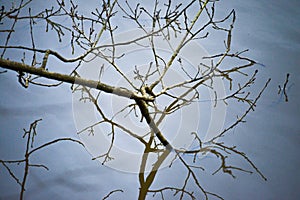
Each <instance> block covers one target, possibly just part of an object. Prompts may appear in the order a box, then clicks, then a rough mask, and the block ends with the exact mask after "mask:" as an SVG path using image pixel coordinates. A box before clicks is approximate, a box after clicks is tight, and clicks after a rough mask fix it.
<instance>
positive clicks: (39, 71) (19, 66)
mask: <svg viewBox="0 0 300 200" xmlns="http://www.w3.org/2000/svg"><path fill="white" fill-rule="evenodd" d="M0 66H1V67H3V68H6V69H10V70H14V71H16V72H27V73H30V74H34V75H38V76H41V77H44V78H48V79H52V80H57V81H62V82H66V83H71V84H78V85H82V86H86V87H90V88H95V89H98V90H101V91H103V92H106V93H113V94H115V95H118V96H122V97H127V98H129V99H143V100H144V101H153V100H154V99H153V97H147V96H143V95H139V94H137V93H135V92H133V91H131V90H128V89H126V88H120V87H113V86H110V85H107V84H104V83H101V82H99V81H94V80H87V79H83V78H79V77H75V76H70V75H66V74H60V73H55V72H49V71H47V70H44V69H43V68H36V67H32V66H29V65H26V64H23V63H19V62H14V61H10V60H5V59H2V58H0Z"/></svg>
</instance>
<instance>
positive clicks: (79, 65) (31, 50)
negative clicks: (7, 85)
mask: <svg viewBox="0 0 300 200" xmlns="http://www.w3.org/2000/svg"><path fill="white" fill-rule="evenodd" d="M218 3H219V2H218V1H209V0H199V1H195V0H193V1H189V2H186V3H177V4H176V3H174V2H171V1H170V0H169V1H164V2H158V1H154V2H153V3H151V5H150V6H149V5H147V4H146V5H142V3H138V4H136V5H134V4H132V3H130V2H128V1H125V2H123V1H120V2H119V1H117V0H114V1H112V0H107V1H105V0H103V1H102V2H101V6H102V7H98V8H96V9H94V10H92V11H89V12H87V11H86V10H84V9H85V6H84V4H76V3H75V2H74V1H72V0H70V1H64V0H56V2H54V3H53V2H52V3H51V5H46V6H49V7H47V8H41V7H40V6H39V5H38V4H36V3H35V2H34V1H33V0H26V1H23V0H21V1H20V2H18V4H11V5H8V4H7V5H4V6H2V8H1V11H0V22H1V28H0V32H1V35H2V36H1V38H4V39H2V40H1V46H0V48H1V50H2V51H1V58H0V66H1V67H2V68H4V69H8V70H13V71H15V72H16V73H17V77H18V78H17V80H18V82H19V83H20V84H21V85H22V86H23V87H24V88H28V87H32V86H33V85H38V86H42V87H45V90H46V89H47V87H58V86H59V85H61V84H62V83H70V84H71V85H72V87H71V89H72V92H73V93H74V95H78V96H77V100H78V101H79V102H84V103H85V104H88V105H93V109H94V110H96V112H97V114H98V116H97V120H96V121H93V122H92V121H89V122H90V124H85V127H81V129H80V130H78V132H77V134H78V135H80V136H81V135H84V136H83V137H94V136H93V135H95V134H97V133H96V128H97V127H99V126H103V127H105V130H107V134H108V137H109V138H110V143H109V145H108V146H106V147H107V149H106V151H105V153H102V154H100V155H98V156H95V157H94V158H93V159H96V160H100V161H101V162H102V164H105V165H107V164H108V165H109V163H110V162H113V159H114V158H115V156H114V153H113V151H114V148H115V139H116V138H117V137H120V134H119V133H120V132H122V133H124V134H126V135H127V136H129V137H131V138H133V139H134V140H135V141H136V142H137V143H139V144H142V146H143V149H142V151H141V152H138V153H140V155H141V160H140V163H135V165H136V166H139V170H138V180H139V183H140V188H139V199H146V196H147V194H150V193H152V194H153V195H160V196H161V198H162V199H164V195H165V194H166V193H169V192H173V193H174V196H176V197H177V198H178V199H186V198H187V197H189V198H190V199H200V198H202V197H201V196H197V195H199V193H202V195H203V198H204V199H208V198H209V197H210V196H214V197H217V198H219V199H223V198H222V197H221V196H219V195H218V194H216V193H213V192H210V191H207V190H206V189H205V188H204V187H203V186H202V185H201V179H200V177H199V174H198V173H197V172H198V171H202V170H204V168H203V167H202V166H201V159H202V158H203V156H205V155H208V154H211V155H214V156H216V157H217V158H218V159H219V161H220V162H219V163H218V165H219V166H218V167H217V169H216V170H215V171H214V172H213V174H216V173H218V172H223V173H225V174H229V175H230V176H232V177H235V175H234V172H235V171H242V172H246V173H252V171H255V172H256V173H258V174H259V175H260V176H261V177H262V178H263V179H265V180H266V178H265V177H264V175H263V174H262V173H261V172H260V171H259V169H258V168H257V167H256V166H255V164H254V163H253V162H252V161H251V160H250V159H249V158H248V157H247V156H246V154H245V153H244V152H242V151H240V150H238V148H237V147H236V146H230V145H227V144H226V143H224V142H223V139H224V136H226V135H227V134H230V132H231V131H232V130H233V129H234V127H236V126H238V125H239V124H241V123H243V122H245V118H246V116H247V115H248V114H249V113H250V112H251V111H253V110H254V108H255V106H256V104H257V101H258V100H259V98H260V97H261V95H262V93H263V92H264V90H265V89H266V87H267V85H268V84H269V82H270V79H269V80H267V81H266V83H265V85H264V86H262V89H261V90H260V91H258V92H253V91H251V88H252V86H253V85H254V84H255V80H256V76H257V73H258V70H257V68H258V67H259V64H258V63H256V62H255V61H254V60H252V59H250V58H248V57H247V56H244V55H245V54H246V53H247V51H248V50H247V49H246V50H241V51H237V52H232V50H231V46H232V45H231V44H232V34H233V28H234V23H235V20H236V14H235V11H234V10H231V11H230V12H229V13H228V14H227V15H225V16H223V17H220V16H219V15H217V11H218V7H217V5H218ZM52 4H53V5H52ZM18 25H22V26H26V27H28V30H26V31H25V30H24V29H23V30H22V32H21V33H20V32H19V31H20V29H19V28H18ZM41 27H44V28H45V31H44V32H43V31H41ZM128 28H136V29H135V31H134V33H135V34H132V32H131V33H130V34H132V35H130V36H131V37H129V38H128V37H124V35H123V36H122V35H121V36H120V34H122V32H124V29H128ZM215 34H219V35H221V36H222V37H223V39H222V40H220V41H219V42H220V46H219V49H222V51H221V52H220V51H219V49H218V52H214V54H213V55H203V54H202V53H201V52H202V50H201V48H199V49H197V48H195V47H192V46H190V45H191V44H193V43H195V42H196V43H202V42H205V41H213V40H218V38H219V37H216V38H214V37H215ZM20 35H22V36H23V37H24V39H23V40H22V39H21V38H20V39H19V41H18V43H16V42H14V39H15V38H16V37H20ZM127 36H128V34H127ZM45 38H51V42H50V43H49V42H45ZM20 40H21V41H20ZM54 41H57V42H56V43H55V42H54ZM162 43H163V44H164V48H166V47H167V48H168V49H167V50H168V52H167V53H166V51H165V49H164V50H161V44H162ZM62 46H67V47H68V50H65V49H62V48H61V47H62ZM198 47H199V46H198ZM132 49H134V50H136V51H131V52H129V50H132ZM184 51H185V52H188V53H189V54H190V55H192V54H193V55H194V57H193V59H194V61H193V62H192V67H191V66H190V65H189V60H187V59H186V58H185V56H184V54H183V53H182V52H184ZM141 52H142V53H141ZM143 52H146V53H145V54H143ZM132 56H133V57H132ZM143 56H145V57H147V58H145V57H144V58H143ZM139 59H141V60H142V61H143V62H144V64H140V63H139V61H138V60H139ZM195 63H196V65H195ZM91 69H92V70H91ZM89 70H91V73H92V74H93V75H96V76H95V77H93V78H90V77H89V76H87V74H86V71H89ZM61 71H63V72H64V73H62V72H61ZM2 72H3V73H5V72H6V71H2ZM174 74H177V75H178V74H179V75H180V78H176V77H175V75H174ZM4 75H5V74H1V76H4ZM112 77H113V78H112ZM46 79H50V82H49V80H46ZM170 79H171V81H170ZM220 80H221V81H222V84H224V85H223V86H224V88H225V90H226V91H227V94H226V93H224V94H223V93H221V94H220V93H219V90H218V89H217V88H216V87H218V86H217V85H216V83H217V82H218V81H220ZM55 81H57V82H55ZM203 90H206V91H209V92H210V93H211V94H213V97H212V98H211V99H210V100H209V102H211V104H212V108H211V109H213V108H214V107H217V106H218V105H222V106H225V107H229V106H236V105H237V104H242V105H244V107H243V108H244V111H243V113H240V114H239V115H238V116H237V118H234V119H232V120H231V124H229V125H228V126H227V127H223V128H222V129H221V130H217V132H214V133H213V136H210V137H207V134H204V136H203V134H202V133H201V132H205V131H204V130H203V131H199V130H198V129H195V130H192V131H190V132H186V133H180V134H183V136H182V137H190V138H192V140H191V143H190V144H189V145H186V144H182V143H177V144H175V143H173V140H171V139H172V137H171V136H170V135H168V134H167V132H168V130H162V124H163V123H164V121H165V120H167V119H168V118H172V116H174V115H176V114H178V113H180V111H182V110H183V109H185V108H188V107H191V106H193V105H198V104H200V103H201V101H202V99H201V97H200V94H201V92H202V91H203ZM108 94H111V95H112V98H115V99H120V98H123V99H127V100H126V101H124V102H123V101H121V102H122V103H123V104H122V105H121V107H120V109H119V110H116V109H114V110H113V111H111V112H109V111H107V108H106V107H105V106H104V105H103V103H101V102H102V98H104V99H105V96H107V95H108ZM124 117H125V118H131V119H135V120H136V123H137V124H142V125H143V126H145V127H147V131H146V132H137V131H136V130H134V129H132V128H131V127H130V126H127V125H126V123H124V122H122V120H120V118H124ZM191 117H193V118H194V119H195V118H198V116H191ZM190 120H191V119H190ZM36 123H37V121H35V122H34V123H33V124H32V126H35V125H36ZM32 126H31V128H30V130H29V131H26V132H25V133H27V137H28V142H27V146H28V145H29V143H30V142H29V141H30V138H32V139H33V135H30V133H31V131H33V130H34V127H32ZM170 131H173V130H169V132H170ZM180 137H181V136H180ZM170 138H171V139H170ZM60 140H70V138H69V139H67V138H65V139H63V138H62V139H60ZM60 140H57V141H52V142H50V143H47V145H49V144H52V143H56V142H58V141H60ZM75 142H78V143H80V144H82V143H81V142H79V141H77V140H76V141H75ZM44 146H45V145H44ZM39 148H41V147H37V148H36V149H33V150H29V149H28V148H27V150H26V153H25V159H24V160H19V161H4V160H1V163H2V164H3V166H4V167H5V168H6V169H7V170H8V172H9V173H10V174H11V176H12V177H13V178H14V179H15V180H16V181H17V182H18V183H19V184H20V185H21V187H22V190H21V198H20V199H22V196H23V192H24V189H25V188H24V187H25V181H26V174H27V173H28V169H27V168H28V166H30V162H29V161H28V158H29V156H30V155H31V153H33V152H34V151H36V150H37V149H39ZM185 155H191V157H186V156H185ZM234 156H239V157H240V158H242V159H244V160H245V161H246V162H248V163H249V166H250V169H243V168H241V167H239V166H233V165H231V164H230V163H229V161H228V158H229V157H234ZM153 158H155V159H153ZM191 158H192V159H191ZM175 161H178V162H179V163H180V164H181V165H182V171H183V174H185V180H184V182H183V183H182V186H181V187H176V186H166V187H163V188H151V186H152V184H153V182H154V180H155V177H156V175H157V172H158V170H159V169H160V168H162V166H163V164H165V165H167V166H169V167H170V170H172V165H173V164H174V162H175ZM10 162H25V165H26V166H27V168H26V169H25V173H24V174H25V177H24V178H23V182H22V183H21V182H20V181H19V179H18V178H16V177H15V175H14V174H13V173H12V172H11V170H10V169H9V167H8V166H7V163H10ZM41 167H45V166H41ZM189 184H194V186H195V187H194V188H197V189H196V191H193V190H190V188H189V187H188V185H189ZM118 191H122V190H116V191H112V192H111V193H109V194H108V195H107V197H105V198H108V197H109V196H110V194H112V193H113V192H118Z"/></svg>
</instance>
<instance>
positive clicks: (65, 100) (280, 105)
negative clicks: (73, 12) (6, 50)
mask: <svg viewBox="0 0 300 200" xmlns="http://www.w3.org/2000/svg"><path fill="white" fill-rule="evenodd" d="M1 3H2V1H1ZM35 6H36V7H37V8H38V7H39V6H40V5H38V4H35ZM90 6H91V4H85V7H84V8H82V9H83V10H85V11H88V10H89V9H90ZM299 6H300V3H299V1H297V0H294V1H288V2H286V1H283V0H279V1H273V2H270V1H267V0H262V1H258V0H252V1H243V0H234V1H222V2H220V5H219V6H218V7H217V8H218V9H219V11H220V13H224V12H226V11H228V10H230V9H232V8H234V9H235V10H236V12H237V21H236V23H235V29H234V32H233V41H232V42H233V44H232V45H233V46H234V48H235V49H239V50H240V49H248V48H249V49H250V51H249V52H248V53H247V56H249V57H250V58H253V59H255V60H256V61H258V62H259V63H261V64H263V66H260V68H259V74H258V79H257V86H256V87H257V90H258V89H259V88H261V87H262V86H263V85H264V82H265V81H266V80H267V79H268V78H272V81H271V84H270V86H269V87H268V89H267V90H266V92H265V93H264V95H263V97H262V98H261V99H260V100H259V102H258V106H257V108H256V110H255V112H253V113H251V114H250V115H249V116H248V117H247V118H246V120H247V123H244V124H242V125H241V126H239V127H237V128H236V129H235V130H234V133H233V134H231V135H230V136H229V137H227V138H226V142H228V143H229V144H235V145H237V146H238V147H239V149H240V150H242V151H244V152H246V153H247V155H248V157H249V158H251V160H252V161H253V162H254V163H255V164H256V166H257V167H258V168H259V169H260V170H261V171H262V172H263V173H264V175H265V176H266V177H267V178H268V181H266V182H265V181H263V180H262V179H261V178H260V177H259V176H258V175H257V174H255V173H254V174H252V175H249V174H245V173H237V178H236V179H232V178H231V177H229V176H227V175H223V174H217V175H214V176H212V175H211V173H210V169H209V166H210V162H209V161H210V160H212V158H211V157H208V158H206V160H205V164H206V165H207V166H208V170H207V173H203V174H201V177H202V180H203V185H204V187H205V188H206V189H207V190H209V191H212V192H216V193H218V194H219V195H221V196H223V197H224V198H225V199H299V197H300V193H299V190H298V188H299V186H300V174H299V172H298V166H299V165H300V161H299V156H298V149H299V144H300V136H299V133H300V125H299V117H300V111H299V108H298V102H299V97H300V96H299V95H300V93H299V92H298V91H299V90H298V88H297V87H298V85H299V83H300V80H299V76H298V74H299V72H300V69H299V65H300V61H299V55H300V22H299V20H298V19H299V17H300V11H299V9H298V8H299ZM92 7H94V6H92ZM19 28H20V30H22V26H20V27H19ZM23 29H24V27H23ZM1 41H2V39H1ZM19 41H21V42H22V37H19V38H16V42H19ZM41 41H43V42H45V43H42V45H47V42H51V41H45V38H42V39H41ZM66 45H67V44H64V43H63V44H60V45H59V46H58V47H57V48H61V49H63V51H67V50H65V49H64V47H65V46H66ZM201 45H202V46H204V47H205V49H206V50H207V51H208V52H209V53H213V52H214V51H216V48H218V47H217V45H218V44H215V43H214V42H213V41H207V42H205V43H203V44H201ZM58 70H59V71H65V69H58ZM66 71H67V70H66ZM287 73H290V80H289V84H288V86H289V89H288V97H289V102H284V98H283V97H282V96H281V95H278V94H277V91H278V85H281V86H282V85H283V83H284V81H285V77H286V74H287ZM0 96H1V98H0V159H3V160H5V159H19V158H21V157H22V156H23V154H22V152H23V151H24V148H25V141H24V140H23V139H22V134H23V132H22V129H23V128H26V129H27V128H28V126H29V124H30V123H31V122H32V121H34V120H35V119H39V118H43V121H41V122H40V123H39V125H38V130H39V131H38V137H37V138H36V144H38V143H39V144H41V143H44V142H45V141H49V140H51V139H55V138H58V137H72V138H77V135H76V132H77V130H76V125H77V124H76V123H75V121H74V120H73V119H74V116H73V112H74V111H73V108H72V93H71V90H70V85H67V84H63V85H62V86H60V87H59V88H42V87H35V86H33V87H29V88H28V89H24V88H22V87H21V86H20V84H19V83H18V82H17V78H16V74H15V73H14V72H8V73H6V74H1V75H0ZM235 109H239V108H235V107H233V108H230V109H228V110H227V113H228V116H230V113H231V112H233V113H234V112H235ZM91 157H92V156H91V155H90V154H89V153H88V152H87V151H86V150H85V149H84V148H82V147H80V146H79V145H77V144H73V143H67V142H66V143H59V144H56V145H55V146H52V147H48V148H47V149H44V150H43V151H41V152H40V153H38V154H36V155H34V156H33V160H32V161H33V162H36V163H42V164H45V165H47V166H48V167H49V169H50V171H45V170H43V169H32V170H31V171H30V174H29V178H28V185H27V191H26V193H25V199H41V198H42V199H101V198H102V197H104V196H105V195H106V194H107V193H109V191H110V190H113V189H123V190H124V193H116V194H114V196H112V197H114V198H112V199H124V197H126V199H136V196H137V192H138V187H139V185H138V178H137V175H136V174H132V173H124V172H120V171H117V170H114V169H111V168H109V167H105V166H102V165H101V163H100V162H97V161H92V160H91ZM206 161H207V162H206ZM232 161H233V162H234V163H236V164H237V165H239V166H245V167H248V165H246V164H245V162H243V161H242V160H239V159H233V160H232ZM14 170H15V172H16V174H17V175H21V173H22V169H21V168H18V167H15V168H14ZM211 171H212V172H213V169H211ZM184 173H185V171H182V169H181V168H180V166H178V165H174V167H173V168H172V170H167V169H164V170H161V171H160V172H159V175H158V177H157V179H156V182H155V183H154V185H153V187H154V188H155V187H159V186H162V185H163V186H165V185H166V184H167V185H168V184H169V185H171V184H173V185H177V184H181V183H182V181H183V180H182V179H183V178H184V176H178V175H177V174H184ZM174 174H175V175H174ZM19 190H20V188H19V186H18V185H17V184H16V182H15V181H14V180H13V179H12V178H11V177H10V176H9V174H8V173H7V171H5V170H4V168H3V167H2V166H1V168H0V191H1V192H0V199H17V198H18V194H19ZM155 198H156V197H154V199H155ZM150 199H151V198H150Z"/></svg>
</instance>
